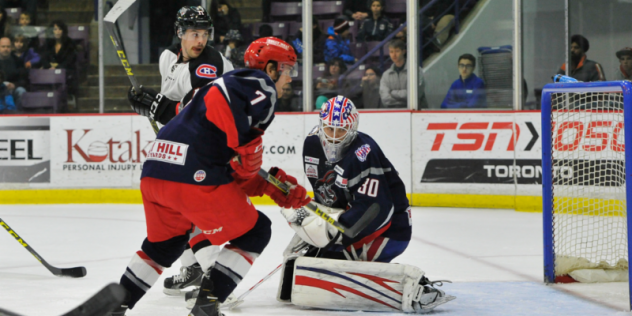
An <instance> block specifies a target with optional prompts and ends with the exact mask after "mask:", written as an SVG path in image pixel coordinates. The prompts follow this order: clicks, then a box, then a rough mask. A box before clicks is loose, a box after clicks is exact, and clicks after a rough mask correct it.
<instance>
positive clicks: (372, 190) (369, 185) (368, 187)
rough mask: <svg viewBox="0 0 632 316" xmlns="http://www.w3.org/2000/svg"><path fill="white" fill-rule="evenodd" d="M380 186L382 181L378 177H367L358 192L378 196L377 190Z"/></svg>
mask: <svg viewBox="0 0 632 316" xmlns="http://www.w3.org/2000/svg"><path fill="white" fill-rule="evenodd" d="M379 186H380V181H379V180H377V179H371V178H367V179H366V181H364V183H363V184H362V186H361V187H360V188H359V189H358V193H361V194H366V195H368V196H370V197H377V190H378V187H379Z"/></svg>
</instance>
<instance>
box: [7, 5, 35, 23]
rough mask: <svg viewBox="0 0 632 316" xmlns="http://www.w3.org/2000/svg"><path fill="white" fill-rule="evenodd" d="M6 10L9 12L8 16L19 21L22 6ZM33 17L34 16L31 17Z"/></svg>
mask: <svg viewBox="0 0 632 316" xmlns="http://www.w3.org/2000/svg"><path fill="white" fill-rule="evenodd" d="M4 11H5V12H6V13H7V16H9V17H10V18H12V19H13V20H15V22H16V23H17V22H18V20H19V19H20V14H22V8H6V9H4ZM31 19H33V17H31Z"/></svg>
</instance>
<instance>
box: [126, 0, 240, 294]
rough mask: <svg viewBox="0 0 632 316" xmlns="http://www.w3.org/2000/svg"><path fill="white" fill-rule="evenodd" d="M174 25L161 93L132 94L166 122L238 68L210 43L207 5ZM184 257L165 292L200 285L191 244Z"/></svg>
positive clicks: (144, 111) (137, 104)
mask: <svg viewBox="0 0 632 316" xmlns="http://www.w3.org/2000/svg"><path fill="white" fill-rule="evenodd" d="M174 27H175V32H176V34H177V36H178V37H179V38H180V43H177V44H174V45H172V46H170V47H168V48H167V49H165V50H164V51H163V52H162V54H161V55H160V63H159V67H160V74H161V76H162V83H161V87H160V93H157V92H156V91H154V90H153V89H150V88H144V87H141V90H142V91H141V93H140V94H136V92H135V91H134V90H133V87H132V88H130V90H129V94H128V99H129V101H130V104H131V106H132V109H134V111H135V112H136V113H138V114H140V115H143V116H147V117H149V118H151V119H153V120H155V121H157V122H159V123H161V124H162V125H166V124H167V123H168V122H169V121H171V119H172V118H173V117H175V116H176V115H177V114H178V113H179V112H180V111H181V110H182V109H183V107H184V104H185V102H180V101H181V100H182V99H183V98H184V96H185V95H186V94H187V93H188V92H189V91H191V90H197V89H199V88H201V87H203V86H205V85H207V84H208V83H209V82H212V81H214V80H215V79H217V78H219V77H221V76H222V75H223V74H224V73H226V72H229V71H231V70H233V69H234V67H233V64H232V63H231V62H230V61H229V60H228V59H226V58H225V57H224V56H222V54H221V53H220V52H219V51H217V50H216V49H215V48H213V47H212V46H210V45H208V44H209V41H208V40H209V39H212V38H213V21H212V20H211V17H210V16H209V14H208V13H207V12H206V10H205V9H204V8H203V7H201V6H185V7H182V8H181V9H180V10H179V11H178V13H177V16H176V22H175V26H174ZM199 233H200V231H199V230H198V229H195V230H193V231H192V233H191V238H193V237H194V236H195V235H196V234H199ZM180 260H181V263H182V268H180V274H179V275H175V276H172V277H169V278H166V279H165V281H164V290H163V291H164V293H165V294H168V295H180V294H182V291H181V290H182V289H184V288H187V287H190V286H199V285H200V282H201V280H202V269H201V267H200V265H199V264H198V263H197V261H196V260H195V256H194V255H193V251H192V250H191V248H190V247H188V244H187V250H186V251H185V252H184V253H183V255H182V257H181V258H180Z"/></svg>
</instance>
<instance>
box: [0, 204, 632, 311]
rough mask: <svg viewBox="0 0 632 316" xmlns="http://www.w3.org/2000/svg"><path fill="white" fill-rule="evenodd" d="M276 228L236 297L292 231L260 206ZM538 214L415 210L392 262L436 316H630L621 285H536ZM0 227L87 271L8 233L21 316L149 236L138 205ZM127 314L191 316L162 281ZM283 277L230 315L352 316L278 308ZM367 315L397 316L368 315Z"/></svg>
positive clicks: (5, 215) (9, 272)
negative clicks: (58, 270)
mask: <svg viewBox="0 0 632 316" xmlns="http://www.w3.org/2000/svg"><path fill="white" fill-rule="evenodd" d="M258 208H259V209H260V210H261V211H263V212H265V213H266V214H267V215H268V216H269V217H270V218H271V219H272V222H273V235H272V240H271V241H270V244H269V245H268V248H267V249H266V251H264V253H263V254H262V256H261V257H259V259H258V260H257V261H256V262H255V264H254V266H253V268H252V270H250V273H249V274H248V275H247V276H246V278H245V279H244V280H243V282H242V283H241V284H240V285H239V287H238V288H237V289H236V291H235V294H236V295H237V296H239V295H241V294H242V293H244V291H246V290H247V289H248V288H250V287H251V286H252V285H253V284H255V283H256V282H257V281H259V280H260V279H261V278H263V277H264V276H265V275H267V274H268V273H269V272H270V271H272V270H273V269H274V268H275V267H276V266H277V265H279V263H280V262H281V256H282V255H281V253H282V251H283V249H284V248H285V246H286V245H287V242H288V240H289V238H291V237H292V230H291V229H290V228H289V227H287V225H286V224H285V223H284V221H283V218H282V216H281V215H280V214H279V213H278V208H277V207H272V206H260V207H258ZM541 217H542V214H541V213H522V212H515V211H513V210H485V209H456V208H414V211H413V220H414V229H413V238H412V241H411V243H410V245H409V247H408V249H407V250H406V252H405V253H404V254H403V255H402V256H400V257H398V258H396V259H395V261H394V262H397V263H407V264H412V265H416V266H418V267H420V268H421V269H422V270H424V271H425V272H426V275H427V276H428V277H429V278H430V279H431V280H440V279H447V280H452V281H453V282H454V283H452V284H446V285H444V286H443V289H444V290H445V291H446V292H447V293H449V294H452V295H455V296H456V297H457V299H456V300H454V301H452V302H449V303H447V304H444V305H441V306H439V307H437V308H436V309H435V310H433V311H432V312H431V314H436V315H628V314H629V312H625V310H626V302H627V301H628V294H627V283H607V284H599V285H590V284H570V285H564V286H559V285H556V286H545V285H544V284H543V283H542V275H543V272H542V220H541ZM0 218H2V219H3V220H5V221H6V222H7V223H8V224H9V225H10V226H11V227H12V228H13V229H14V230H15V231H16V232H17V233H18V234H20V236H21V237H22V238H24V240H25V241H26V242H28V243H29V244H30V245H31V246H32V247H33V248H34V249H35V250H36V251H37V252H38V253H39V254H40V255H41V256H43V257H44V258H45V259H46V260H47V261H48V262H49V263H51V264H52V265H54V266H57V267H74V266H85V267H86V268H87V271H88V274H87V276H86V277H84V278H81V279H70V278H58V277H55V276H53V275H52V274H51V273H50V272H49V271H48V270H46V269H45V268H44V267H43V266H42V265H40V263H39V262H37V261H36V260H35V259H34V258H33V257H32V256H31V255H30V254H29V253H28V252H27V251H26V250H25V249H23V248H22V247H21V246H20V245H19V244H18V243H17V242H16V241H15V240H14V239H13V237H11V236H10V235H9V234H7V233H4V232H2V233H0V251H1V255H0V307H2V308H5V309H8V310H11V311H14V312H18V313H21V314H24V315H38V316H46V315H51V316H52V315H60V314H62V313H64V312H66V311H68V310H70V309H71V308H73V307H75V306H76V305H78V304H80V303H81V302H82V301H83V300H85V299H86V298H88V297H89V296H90V295H92V294H93V293H95V292H96V291H97V290H99V289H100V288H101V287H103V286H104V285H105V284H107V283H109V282H118V279H119V278H120V276H121V273H123V271H124V269H125V267H126V266H127V263H128V261H129V259H130V257H131V256H132V254H133V253H134V252H135V251H137V250H138V249H139V247H140V245H141V242H142V240H143V238H144V237H145V222H144V214H143V209H142V206H141V205H140V204H134V205H127V204H122V205H118V204H100V205H99V204H97V205H93V204H69V205H0ZM178 268H179V262H177V263H176V264H174V267H172V268H170V269H167V270H165V272H164V273H163V276H162V277H161V279H160V280H159V281H158V282H157V283H156V286H154V288H152V289H151V290H150V291H149V293H148V294H147V295H146V296H145V297H144V298H143V299H142V300H141V301H140V302H139V303H138V305H137V306H136V307H135V308H134V310H131V311H129V312H128V313H127V315H130V316H133V315H151V316H163V315H164V316H167V315H169V316H171V315H187V313H188V310H187V309H186V308H185V304H184V300H183V298H182V297H169V296H166V295H164V294H163V293H162V281H163V279H164V278H165V277H167V276H170V275H173V274H176V273H178V272H179V271H178ZM278 277H279V274H277V275H275V276H274V277H272V278H271V279H269V280H268V281H267V282H265V283H263V284H262V285H261V286H260V287H259V288H257V289H256V290H255V291H253V292H252V293H251V294H250V295H249V296H248V297H246V299H245V302H244V303H243V304H242V305H241V306H240V307H239V309H235V310H232V311H226V310H224V311H223V312H224V313H225V314H226V315H275V316H280V315H358V314H357V313H353V312H343V311H323V310H314V309H302V308H299V307H296V306H293V305H285V304H282V303H279V302H277V301H276V289H277V286H278V280H279V279H278ZM369 315H399V314H398V313H369Z"/></svg>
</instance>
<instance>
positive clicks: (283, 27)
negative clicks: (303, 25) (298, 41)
mask: <svg viewBox="0 0 632 316" xmlns="http://www.w3.org/2000/svg"><path fill="white" fill-rule="evenodd" d="M263 24H268V25H270V26H271V27H272V36H276V37H279V38H282V39H285V38H286V37H287V36H288V30H289V26H290V25H289V24H288V23H287V22H272V23H255V24H254V28H253V30H252V35H254V37H259V27H260V26H261V25H263Z"/></svg>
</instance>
